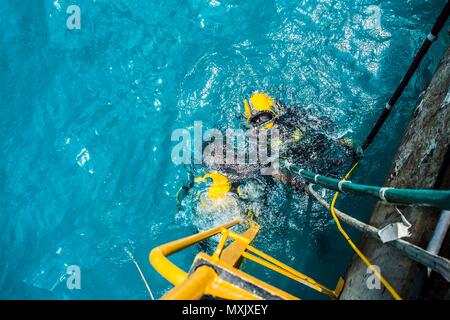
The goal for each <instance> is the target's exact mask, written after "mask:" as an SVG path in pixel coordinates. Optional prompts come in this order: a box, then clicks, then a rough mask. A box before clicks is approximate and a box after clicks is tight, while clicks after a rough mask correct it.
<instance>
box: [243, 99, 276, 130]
mask: <svg viewBox="0 0 450 320" xmlns="http://www.w3.org/2000/svg"><path fill="white" fill-rule="evenodd" d="M244 112H245V118H246V119H247V123H248V124H250V125H252V126H253V127H255V128H260V129H270V128H272V127H273V125H274V124H275V120H276V119H277V118H278V113H277V112H276V104H275V102H274V101H273V99H272V98H271V97H269V96H268V95H267V94H265V93H262V92H254V93H252V95H251V96H250V99H248V101H247V100H244Z"/></svg>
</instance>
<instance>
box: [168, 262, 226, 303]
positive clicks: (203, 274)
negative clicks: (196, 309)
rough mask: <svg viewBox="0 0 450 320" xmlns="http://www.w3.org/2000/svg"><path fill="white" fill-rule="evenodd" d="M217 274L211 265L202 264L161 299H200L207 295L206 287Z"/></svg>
mask: <svg viewBox="0 0 450 320" xmlns="http://www.w3.org/2000/svg"><path fill="white" fill-rule="evenodd" d="M216 276H217V274H216V273H215V272H214V270H213V269H212V268H211V267H208V266H201V267H199V268H198V269H197V270H195V271H194V272H193V273H192V274H191V275H190V276H189V277H188V278H187V279H186V280H185V281H183V282H182V283H181V284H180V285H178V286H176V287H175V288H173V289H172V290H171V291H169V292H168V293H167V294H166V295H164V296H163V297H162V298H161V300H198V299H200V298H201V297H202V296H204V295H205V292H206V288H207V287H208V286H209V285H210V283H211V282H213V281H214V279H215V277H216Z"/></svg>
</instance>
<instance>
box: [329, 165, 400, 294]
mask: <svg viewBox="0 0 450 320" xmlns="http://www.w3.org/2000/svg"><path fill="white" fill-rule="evenodd" d="M358 165H359V162H357V163H355V164H354V165H353V167H352V168H351V169H350V170H349V171H348V172H347V174H346V175H345V176H344V180H347V179H348V177H349V176H350V175H351V174H352V172H353V170H355V169H356V167H357V166H358ZM338 196H339V191H338V192H336V193H335V194H334V197H333V200H332V201H331V205H330V211H331V215H332V216H333V219H334V221H335V222H336V226H337V227H338V229H339V231H340V232H341V234H342V235H343V236H344V238H345V240H347V242H348V244H349V245H350V247H352V249H353V250H354V251H355V252H356V254H357V255H358V256H359V257H360V258H361V260H362V261H363V262H364V263H365V264H366V265H367V267H368V268H369V269H370V270H372V272H373V273H374V274H375V275H376V276H377V278H378V279H380V281H381V283H382V284H383V285H384V286H385V287H386V289H387V290H388V291H389V292H390V293H391V295H392V296H393V297H394V299H395V300H402V298H401V297H400V295H399V294H398V293H397V291H395V289H394V288H393V287H392V286H391V284H390V283H389V282H388V281H387V280H386V279H385V278H384V277H383V276H382V275H381V273H380V272H378V270H377V269H376V268H374V267H373V264H372V262H370V260H369V259H368V258H367V257H366V256H365V255H364V254H363V253H362V252H361V251H360V250H359V249H358V247H357V246H356V245H355V244H354V243H353V241H352V239H350V237H349V236H348V234H347V233H346V232H345V230H344V229H343V228H342V226H341V223H340V222H339V218H338V217H337V215H336V212H335V211H334V205H335V203H336V199H337V198H338Z"/></svg>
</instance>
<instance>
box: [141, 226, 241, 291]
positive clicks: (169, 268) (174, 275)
mask: <svg viewBox="0 0 450 320" xmlns="http://www.w3.org/2000/svg"><path fill="white" fill-rule="evenodd" d="M240 222H241V219H240V218H238V219H235V220H233V221H231V222H228V223H225V224H223V225H221V226H218V227H216V228H213V229H210V230H207V231H203V232H200V233H197V234H194V235H192V236H189V237H185V238H183V239H179V240H175V241H172V242H169V243H166V244H163V245H161V246H159V247H156V248H155V249H153V250H152V251H151V252H150V255H149V260H150V263H151V265H152V266H153V268H155V269H156V271H158V272H159V274H161V275H162V276H163V277H164V278H166V279H167V280H168V281H169V282H170V283H172V284H173V285H175V286H176V285H179V284H181V283H182V282H183V281H184V280H186V278H187V273H186V272H184V271H183V270H181V269H180V268H178V267H177V266H176V265H174V264H173V263H172V262H171V261H170V260H169V259H168V258H167V257H168V256H170V255H172V254H174V253H176V252H178V251H180V250H183V249H185V248H187V247H189V246H191V245H193V244H195V243H198V242H200V241H203V240H205V239H207V238H209V237H212V236H214V235H216V234H218V233H220V232H221V231H222V230H223V229H224V228H225V229H228V228H231V227H232V226H235V225H236V224H238V223H240Z"/></svg>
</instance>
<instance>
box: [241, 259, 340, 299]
mask: <svg viewBox="0 0 450 320" xmlns="http://www.w3.org/2000/svg"><path fill="white" fill-rule="evenodd" d="M242 256H243V257H244V258H246V259H249V260H252V261H254V262H256V263H258V264H260V265H262V266H264V267H266V268H269V269H271V270H273V271H275V272H278V273H280V274H282V275H284V276H285V277H288V278H290V279H292V280H295V281H297V282H300V283H302V284H304V285H306V286H308V287H310V288H312V289H314V290H316V291H318V292H321V293H324V294H326V295H328V296H330V297H332V298H334V299H337V295H336V294H335V293H334V292H333V291H332V290H330V289H328V288H326V287H324V286H322V285H320V284H318V283H317V282H316V281H314V279H311V278H309V277H308V276H305V275H304V274H302V273H300V272H297V274H294V273H291V272H289V271H287V270H285V269H284V268H282V267H280V266H278V265H276V264H272V263H269V262H267V261H265V260H263V259H261V258H259V257H256V256H254V255H252V254H250V253H247V252H245V253H243V254H242Z"/></svg>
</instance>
